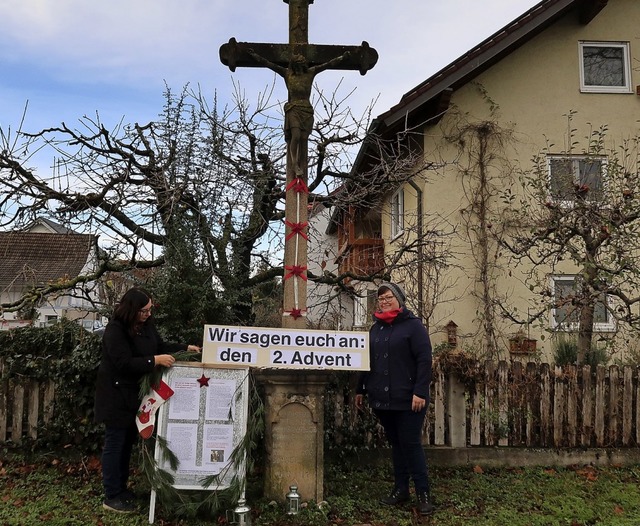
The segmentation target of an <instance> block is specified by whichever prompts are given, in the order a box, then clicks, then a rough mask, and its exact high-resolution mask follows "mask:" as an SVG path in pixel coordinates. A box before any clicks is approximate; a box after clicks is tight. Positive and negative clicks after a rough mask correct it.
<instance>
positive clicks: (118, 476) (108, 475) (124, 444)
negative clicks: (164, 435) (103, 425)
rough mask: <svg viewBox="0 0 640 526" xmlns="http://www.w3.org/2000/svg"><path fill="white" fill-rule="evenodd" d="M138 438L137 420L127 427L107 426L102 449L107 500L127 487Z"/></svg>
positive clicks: (103, 478)
mask: <svg viewBox="0 0 640 526" xmlns="http://www.w3.org/2000/svg"><path fill="white" fill-rule="evenodd" d="M137 440H138V428H137V427H136V424H135V422H131V426H129V427H127V428H119V427H107V429H106V431H105V433H104V448H103V450H102V485H103V486H104V495H105V498H106V499H107V500H109V499H113V498H115V497H117V496H118V495H120V494H121V493H122V492H123V491H124V490H126V489H127V481H128V480H129V465H130V463H131V451H132V449H133V445H134V444H135V443H136V441H137Z"/></svg>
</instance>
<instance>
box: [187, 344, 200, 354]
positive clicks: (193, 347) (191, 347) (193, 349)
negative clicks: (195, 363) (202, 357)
mask: <svg viewBox="0 0 640 526" xmlns="http://www.w3.org/2000/svg"><path fill="white" fill-rule="evenodd" d="M187 351H189V352H201V351H202V347H199V346H197V345H187Z"/></svg>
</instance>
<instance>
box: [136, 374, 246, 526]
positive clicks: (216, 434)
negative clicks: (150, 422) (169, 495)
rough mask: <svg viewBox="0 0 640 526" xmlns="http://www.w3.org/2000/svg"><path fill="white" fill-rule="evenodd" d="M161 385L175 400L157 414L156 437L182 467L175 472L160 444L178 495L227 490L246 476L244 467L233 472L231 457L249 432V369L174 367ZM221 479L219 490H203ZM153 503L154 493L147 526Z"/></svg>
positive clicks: (164, 464) (157, 451)
mask: <svg viewBox="0 0 640 526" xmlns="http://www.w3.org/2000/svg"><path fill="white" fill-rule="evenodd" d="M163 380H164V381H165V382H166V383H167V384H168V385H169V387H171V388H172V389H173V391H174V394H173V396H171V397H170V398H169V399H168V400H167V401H166V402H165V403H164V404H163V405H162V406H161V407H160V408H159V410H158V415H157V419H158V420H157V426H158V427H157V434H158V436H159V437H162V438H164V439H165V440H166V441H167V445H168V448H169V449H170V450H171V452H172V453H173V454H174V455H176V456H177V457H178V460H179V465H178V467H177V469H176V470H175V471H174V470H172V469H171V465H170V464H169V462H168V460H167V459H165V458H164V456H163V455H162V450H161V448H160V445H159V443H158V441H156V449H155V459H156V462H157V465H158V468H159V469H162V470H164V471H167V472H168V473H170V474H171V475H173V477H174V483H173V487H174V488H176V489H178V490H203V489H206V490H211V491H215V490H221V489H225V488H228V487H229V486H230V485H231V483H232V481H233V479H234V477H235V476H237V475H238V474H239V473H242V475H241V476H242V477H243V476H244V473H243V471H244V461H243V462H241V463H239V464H238V465H236V466H233V465H232V463H231V462H230V456H231V453H232V451H233V450H234V449H235V448H236V447H237V446H238V445H239V444H240V443H241V442H242V439H243V438H244V436H245V434H246V431H247V418H248V415H247V412H248V397H249V369H248V368H236V369H229V368H224V369H221V368H215V367H212V366H210V365H205V364H202V363H196V362H176V363H175V364H174V366H173V367H171V368H170V369H167V371H166V372H165V374H164V376H163ZM218 474H221V477H220V481H219V482H218V484H216V485H210V486H208V487H206V488H205V487H204V485H203V481H204V479H206V478H207V477H210V476H212V475H218ZM155 498H156V494H155V492H153V491H152V493H151V503H150V506H149V523H153V518H154V514H155Z"/></svg>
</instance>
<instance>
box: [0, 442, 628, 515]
mask: <svg viewBox="0 0 640 526" xmlns="http://www.w3.org/2000/svg"><path fill="white" fill-rule="evenodd" d="M431 479H432V487H433V498H434V502H435V504H436V507H437V509H436V512H435V514H434V515H433V516H431V517H419V516H417V515H416V513H415V509H414V502H413V501H411V502H409V503H407V504H405V505H402V506H399V507H392V508H389V507H384V506H382V505H380V504H378V499H379V498H380V497H382V496H383V495H386V494H387V492H388V491H389V490H390V488H391V484H392V482H391V479H390V469H389V467H388V466H382V467H373V468H365V467H362V466H346V465H344V464H341V465H339V466H338V465H331V466H327V468H326V470H325V498H326V501H327V502H326V505H325V504H324V503H323V504H322V505H321V506H317V505H316V504H315V503H308V504H307V505H305V507H304V509H302V511H301V512H300V513H299V514H298V515H297V516H295V517H288V516H286V515H285V513H284V511H283V506H282V505H280V504H274V503H269V502H267V501H266V500H264V499H262V498H261V497H260V490H261V482H260V480H259V479H258V478H256V480H253V481H251V482H250V484H249V488H248V492H247V500H248V504H249V505H250V506H251V508H252V510H253V517H252V521H253V525H254V526H282V525H291V526H299V525H305V526H315V525H318V526H321V525H336V526H352V525H359V524H368V525H371V526H381V525H385V526H409V525H414V524H424V525H434V526H436V525H437V526H454V525H456V526H457V525H469V524H479V525H495V526H525V525H527V526H529V525H540V526H543V525H544V526H550V525H568V526H586V525H604V526H606V525H609V526H617V525H640V466H632V467H612V468H593V467H590V466H576V467H573V468H567V469H551V468H542V467H541V468H526V469H525V468H508V469H486V470H485V469H482V468H481V467H480V466H470V467H464V468H455V469H452V468H433V469H432V470H431ZM133 483H134V485H135V487H134V489H136V490H137V491H139V492H141V493H142V494H143V497H142V498H141V499H140V502H139V504H140V510H141V511H140V514H138V515H120V514H115V513H113V512H107V511H104V510H103V509H102V506H101V505H102V488H101V479H100V463H99V461H98V459H97V458H82V459H76V460H73V461H71V460H68V459H63V458H61V457H58V456H56V455H52V454H48V455H41V456H31V457H29V458H28V459H27V458H25V457H22V456H15V455H12V454H7V453H6V452H5V453H3V457H2V460H0V526H29V525H32V524H33V525H35V524H47V525H83V526H86V525H99V526H111V525H114V526H118V525H143V524H148V509H149V498H148V489H146V490H145V488H148V487H147V484H146V482H145V481H144V480H143V478H142V476H141V475H140V474H135V475H134V477H133ZM303 498H304V496H303ZM155 524H157V525H162V526H196V525H205V524H216V525H220V524H222V525H224V524H227V522H226V519H225V518H224V517H212V518H209V519H205V518H199V519H176V518H173V517H171V515H170V506H166V507H164V506H162V505H160V504H158V506H157V509H156V521H155Z"/></svg>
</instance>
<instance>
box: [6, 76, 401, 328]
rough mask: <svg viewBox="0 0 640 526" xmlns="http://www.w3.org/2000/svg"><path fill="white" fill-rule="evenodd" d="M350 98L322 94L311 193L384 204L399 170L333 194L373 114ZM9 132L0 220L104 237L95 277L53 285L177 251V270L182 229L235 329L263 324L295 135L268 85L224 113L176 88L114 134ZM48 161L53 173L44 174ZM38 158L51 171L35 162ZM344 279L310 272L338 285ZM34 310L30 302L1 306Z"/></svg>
mask: <svg viewBox="0 0 640 526" xmlns="http://www.w3.org/2000/svg"><path fill="white" fill-rule="evenodd" d="M347 98H348V96H347V97H344V98H339V96H338V91H335V92H333V93H332V94H331V95H330V96H326V95H325V94H324V93H322V92H319V91H316V93H315V95H314V101H313V103H314V106H315V109H316V119H315V124H314V130H313V134H312V136H311V139H310V143H311V145H310V158H309V163H310V169H309V184H308V186H309V191H310V201H312V202H319V203H325V204H327V205H329V206H330V205H333V204H335V205H336V206H347V205H346V203H355V204H357V206H361V205H362V204H363V203H369V202H370V203H371V205H373V204H374V203H376V202H377V201H376V196H379V195H380V194H381V192H382V191H384V189H385V188H389V185H393V184H397V183H398V181H399V180H400V179H399V176H398V175H397V173H398V172H397V171H396V173H395V175H394V172H393V170H392V169H390V167H385V166H383V165H381V166H379V167H378V168H377V169H376V177H375V178H374V179H371V180H367V179H362V178H359V184H358V185H357V187H358V188H359V191H358V193H357V194H353V193H352V194H350V193H345V192H335V191H334V190H335V189H336V188H337V187H339V186H340V185H342V184H344V182H345V181H347V182H348V181H350V180H352V179H353V178H354V176H353V175H351V174H350V173H349V171H348V169H347V167H348V166H349V164H350V162H351V160H352V154H353V152H354V151H355V147H356V146H357V145H358V144H359V143H360V142H361V136H362V135H363V131H364V130H365V129H366V126H367V124H368V120H369V117H370V110H369V109H368V110H367V111H365V112H364V115H363V116H359V117H356V116H354V115H353V114H352V112H351V111H350V109H349V108H348V107H347V106H346V100H347ZM0 139H1V141H2V144H1V146H0V174H1V175H2V177H1V178H0V213H1V215H0V228H2V229H15V228H20V227H24V226H26V225H27V224H29V223H30V222H31V221H33V220H34V219H35V218H37V217H39V216H47V217H49V218H51V219H53V220H55V221H56V222H59V223H61V224H63V225H65V226H67V227H69V228H71V229H74V230H76V231H81V232H85V231H89V232H92V233H98V234H100V236H101V238H100V246H101V249H102V250H101V255H100V261H99V262H98V265H97V268H96V269H95V271H94V272H92V273H91V274H90V275H84V276H78V277H76V278H74V279H73V280H69V281H68V282H65V281H64V280H62V281H60V282H58V283H56V284H55V287H56V290H64V289H65V287H68V286H72V285H79V284H82V283H90V282H94V281H95V280H97V279H98V278H99V277H100V276H102V275H103V274H104V273H105V272H108V271H114V272H120V271H125V270H127V269H131V268H155V267H160V266H162V265H164V264H165V263H166V262H167V254H169V253H171V254H173V256H172V257H173V258H174V260H173V261H172V262H171V264H172V265H173V264H176V261H177V259H176V257H177V256H176V255H177V254H179V253H180V246H181V245H180V243H181V242H182V241H183V238H184V237H185V234H184V233H185V232H188V237H189V242H190V243H191V244H194V245H196V246H195V248H194V249H193V251H191V252H190V254H189V255H190V257H192V258H194V259H196V260H197V263H198V265H199V268H206V269H208V279H207V280H208V283H203V286H209V285H210V286H211V287H213V289H214V290H216V291H218V296H219V297H220V298H223V299H224V302H226V304H227V305H228V307H229V309H230V310H231V312H232V316H231V319H233V320H235V321H236V322H238V323H243V324H245V323H251V322H252V321H253V316H254V313H253V311H252V300H253V297H252V291H253V290H254V288H255V287H256V286H258V285H260V284H264V283H269V282H271V281H273V280H274V279H278V278H280V277H281V276H282V275H283V269H282V263H281V257H280V255H281V251H282V234H283V231H284V229H283V226H282V220H283V219H284V209H283V198H284V185H285V160H286V159H285V143H284V138H283V134H282V113H281V111H280V107H279V104H278V103H273V102H272V101H271V94H269V93H267V94H264V95H260V96H259V98H258V101H257V104H256V105H255V107H254V108H252V107H251V106H250V105H249V104H248V102H247V101H246V99H245V98H244V97H243V96H242V95H241V90H240V88H239V87H238V86H236V90H235V93H234V105H232V106H226V107H222V108H221V107H220V105H219V104H218V101H217V100H216V97H214V98H213V100H212V101H208V100H207V99H206V98H205V97H204V96H203V95H202V94H201V93H200V92H194V91H192V90H189V89H187V88H185V89H184V90H182V91H181V92H180V93H179V94H177V95H176V94H174V93H172V92H171V90H169V89H167V92H166V104H165V107H164V108H163V111H162V113H161V114H160V117H159V119H158V120H156V121H154V122H150V123H148V124H145V125H140V124H132V125H126V124H124V123H119V124H117V125H115V126H113V127H110V128H109V127H107V125H106V124H105V123H103V122H102V121H101V119H100V117H99V115H98V114H96V116H95V117H92V118H90V117H87V116H85V117H83V118H81V119H80V120H79V122H78V123H77V125H76V126H68V125H67V124H65V123H62V124H61V125H60V126H56V127H52V128H48V129H45V130H42V131H40V132H38V133H33V134H29V133H25V132H23V131H22V130H19V131H18V132H17V133H16V134H15V135H11V134H10V133H8V132H7V131H3V130H0ZM42 159H45V160H46V162H47V163H48V164H52V167H51V168H50V169H46V170H45V169H43V168H42V164H43V161H42ZM51 159H53V162H52V161H51ZM34 163H39V164H40V166H39V167H37V168H32V167H30V166H33V165H34ZM403 177H404V176H403ZM354 187H355V186H354ZM176 236H177V237H176ZM168 248H172V250H168ZM345 277H347V276H346V275H343V274H338V275H329V274H322V275H312V274H310V275H309V279H311V280H315V281H321V282H325V283H329V284H336V285H338V286H339V285H340V284H341V283H343V281H344V279H345ZM350 277H354V278H355V277H359V278H362V279H372V278H373V277H374V276H369V275H367V276H362V275H360V276H355V275H350ZM53 286H54V285H53V284H42V285H40V286H38V287H36V290H32V291H30V297H34V295H35V296H45V295H47V294H49V293H50V292H52V291H53V289H52V287H53ZM24 304H25V298H24V297H23V298H18V299H16V300H14V301H11V302H8V303H6V304H3V305H1V306H0V307H1V308H2V309H5V310H18V309H20V308H21V307H22V306H24Z"/></svg>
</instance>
